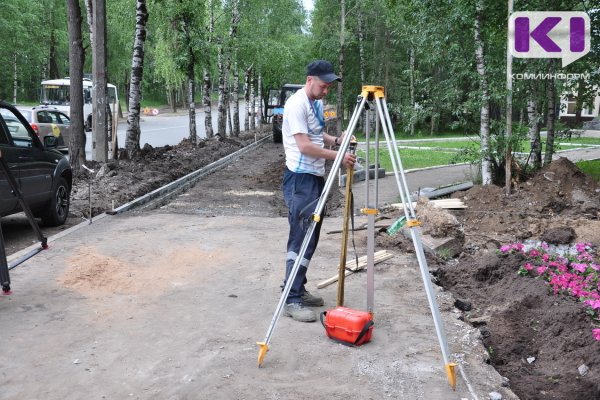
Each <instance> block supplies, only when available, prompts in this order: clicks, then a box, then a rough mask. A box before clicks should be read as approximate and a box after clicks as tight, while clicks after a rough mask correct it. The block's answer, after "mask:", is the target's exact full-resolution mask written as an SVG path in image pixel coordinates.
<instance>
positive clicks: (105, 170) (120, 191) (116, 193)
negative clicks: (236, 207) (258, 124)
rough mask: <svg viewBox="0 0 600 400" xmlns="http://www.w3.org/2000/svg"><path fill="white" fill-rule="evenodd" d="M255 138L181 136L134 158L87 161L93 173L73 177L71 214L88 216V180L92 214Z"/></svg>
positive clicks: (183, 173) (188, 170)
mask: <svg viewBox="0 0 600 400" xmlns="http://www.w3.org/2000/svg"><path fill="white" fill-rule="evenodd" d="M254 140H255V136H254V133H250V134H247V135H243V136H240V137H238V138H220V137H216V138H213V139H209V140H201V141H200V142H199V143H198V145H197V146H194V145H192V144H191V142H190V141H189V140H187V139H184V140H183V141H182V142H181V143H179V144H178V145H175V146H164V147H157V148H153V147H152V146H150V145H146V146H144V147H143V149H142V150H141V152H140V155H139V156H138V157H136V158H135V159H133V160H119V161H117V162H110V163H107V164H100V163H97V162H94V161H89V162H88V163H86V165H87V166H88V167H89V168H91V169H93V170H94V173H93V174H81V175H80V176H79V177H78V178H77V179H76V180H75V182H74V184H73V189H72V192H71V214H72V215H75V216H76V217H84V218H88V216H89V203H88V202H89V200H88V199H89V197H90V196H89V193H88V192H89V190H90V188H89V184H90V183H91V199H92V215H94V216H95V215H98V214H100V213H102V212H105V211H108V210H111V209H113V207H114V208H117V207H119V206H120V205H123V204H125V203H127V202H129V201H131V200H133V199H135V198H137V197H140V196H142V195H144V194H146V193H149V192H151V191H152V190H154V189H157V188H159V187H161V186H163V185H166V184H167V183H170V182H172V181H174V180H176V179H178V178H181V177H182V176H185V175H187V174H189V173H191V172H193V171H195V170H197V169H200V168H202V167H204V166H206V165H208V164H210V163H212V162H214V161H217V160H219V159H220V158H223V157H225V156H226V155H228V154H231V153H233V152H235V151H237V150H239V149H241V148H242V147H244V146H246V145H248V144H251V143H253V142H254Z"/></svg>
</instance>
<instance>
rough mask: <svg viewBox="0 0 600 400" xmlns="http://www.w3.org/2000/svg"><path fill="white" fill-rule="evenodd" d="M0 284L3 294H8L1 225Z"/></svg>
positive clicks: (6, 263)
mask: <svg viewBox="0 0 600 400" xmlns="http://www.w3.org/2000/svg"><path fill="white" fill-rule="evenodd" d="M0 285H2V292H3V293H4V294H10V275H9V273H8V262H7V261H6V250H5V249H4V235H3V234H2V227H0Z"/></svg>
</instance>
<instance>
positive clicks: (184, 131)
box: [85, 101, 246, 160]
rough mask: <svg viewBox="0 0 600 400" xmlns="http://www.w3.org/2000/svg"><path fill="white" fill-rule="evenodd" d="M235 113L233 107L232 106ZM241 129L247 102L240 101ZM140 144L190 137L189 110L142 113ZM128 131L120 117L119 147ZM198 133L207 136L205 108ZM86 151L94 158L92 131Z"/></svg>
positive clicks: (199, 113) (198, 111)
mask: <svg viewBox="0 0 600 400" xmlns="http://www.w3.org/2000/svg"><path fill="white" fill-rule="evenodd" d="M231 112H232V113H233V107H231ZM239 112H240V118H239V123H240V127H241V129H243V127H244V113H245V112H246V103H245V102H243V101H240V109H239ZM217 118H218V116H217V108H216V106H213V107H212V126H213V130H214V131H216V127H217ZM140 131H141V136H140V146H141V147H143V146H144V144H146V143H148V144H149V145H151V146H152V147H160V146H166V145H176V144H178V143H179V142H181V141H182V140H183V139H185V138H187V137H189V115H188V113H187V110H179V111H178V112H177V113H171V112H165V113H159V114H158V115H156V116H153V115H142V116H141V117H140ZM126 132H127V119H126V118H125V119H120V120H119V125H118V126H117V140H118V143H119V147H124V146H125V136H126ZM196 134H197V135H198V137H199V138H201V139H202V138H205V137H206V128H205V126H204V109H203V108H200V107H199V108H197V109H196ZM85 153H86V157H87V159H88V160H91V159H92V133H91V132H86V147H85Z"/></svg>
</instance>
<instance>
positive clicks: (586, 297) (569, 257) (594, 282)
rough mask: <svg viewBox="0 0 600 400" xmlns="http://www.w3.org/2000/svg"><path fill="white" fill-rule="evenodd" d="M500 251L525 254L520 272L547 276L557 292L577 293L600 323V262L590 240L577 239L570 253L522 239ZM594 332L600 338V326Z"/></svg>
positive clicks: (544, 278)
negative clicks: (555, 250) (529, 244)
mask: <svg viewBox="0 0 600 400" xmlns="http://www.w3.org/2000/svg"><path fill="white" fill-rule="evenodd" d="M500 252H501V253H504V254H509V253H521V254H523V255H525V257H526V262H525V263H524V264H523V265H521V267H520V268H519V271H518V272H517V273H518V274H519V275H521V276H530V277H535V278H538V279H543V280H544V281H545V282H546V283H547V284H548V285H550V287H551V288H552V291H553V292H554V294H555V295H565V296H572V297H575V298H576V299H577V300H579V301H580V302H581V303H582V304H583V306H584V308H585V311H586V312H587V313H588V314H589V315H590V316H591V317H592V320H593V321H594V324H595V325H598V326H600V264H598V263H597V262H595V261H594V257H593V255H592V254H593V253H594V249H593V248H592V246H591V244H590V243H577V244H576V245H575V247H574V252H573V253H572V254H566V255H559V254H557V253H554V252H553V251H552V250H551V248H550V246H548V245H547V244H546V243H543V242H542V243H541V244H540V245H539V246H538V247H534V248H529V249H528V248H527V247H526V246H525V245H524V244H522V243H512V244H509V245H504V246H502V247H500ZM592 335H593V336H594V339H596V340H599V341H600V328H593V329H592Z"/></svg>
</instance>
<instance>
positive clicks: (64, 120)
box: [17, 106, 71, 154]
mask: <svg viewBox="0 0 600 400" xmlns="http://www.w3.org/2000/svg"><path fill="white" fill-rule="evenodd" d="M17 109H18V110H19V112H20V113H21V114H22V115H23V116H24V117H25V119H26V120H27V121H28V122H29V125H31V128H32V129H33V131H34V132H35V133H36V135H37V137H38V138H40V140H42V142H43V141H44V137H46V136H49V135H52V136H55V137H56V138H57V139H58V150H59V151H60V152H62V153H64V154H67V153H68V151H69V148H68V146H69V136H70V132H71V120H70V119H69V117H68V116H67V115H66V114H65V113H63V112H61V111H59V110H58V109H56V108H55V107H52V106H35V107H17Z"/></svg>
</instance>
